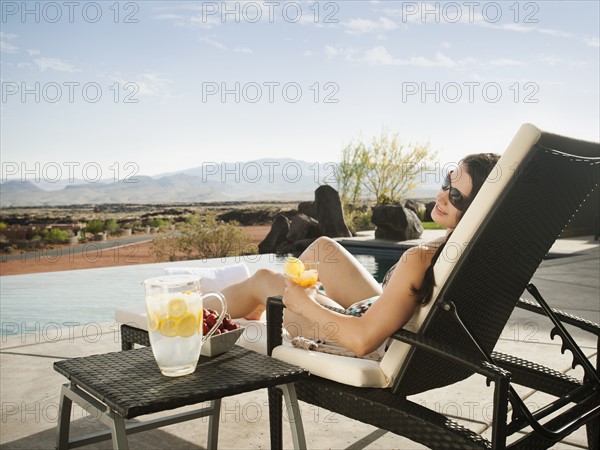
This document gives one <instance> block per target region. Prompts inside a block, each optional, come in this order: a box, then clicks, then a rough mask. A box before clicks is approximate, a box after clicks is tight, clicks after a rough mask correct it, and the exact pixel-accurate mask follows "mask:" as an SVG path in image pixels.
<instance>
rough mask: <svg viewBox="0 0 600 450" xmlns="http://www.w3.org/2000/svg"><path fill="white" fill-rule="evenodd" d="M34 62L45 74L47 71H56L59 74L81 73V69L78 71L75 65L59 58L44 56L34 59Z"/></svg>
mask: <svg viewBox="0 0 600 450" xmlns="http://www.w3.org/2000/svg"><path fill="white" fill-rule="evenodd" d="M33 62H34V63H35V64H36V65H37V66H38V68H39V69H40V70H41V71H42V72H45V71H46V70H56V71H58V72H81V71H80V70H79V69H76V68H75V67H74V66H73V64H71V63H69V62H68V61H63V60H62V59H58V58H47V57H45V56H42V57H41V58H36V59H34V60H33Z"/></svg>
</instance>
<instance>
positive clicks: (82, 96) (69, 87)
mask: <svg viewBox="0 0 600 450" xmlns="http://www.w3.org/2000/svg"><path fill="white" fill-rule="evenodd" d="M139 92H140V86H139V84H138V83H135V82H132V81H126V82H118V81H115V82H114V83H111V84H109V85H102V84H101V83H98V82H96V81H89V82H79V81H61V82H56V81H49V82H44V83H40V82H35V83H26V82H24V81H2V83H1V97H0V98H1V99H2V103H6V104H10V103H49V104H54V103H92V104H93V103H101V102H102V103H104V102H112V103H128V104H131V103H133V104H135V103H139V98H138V93H139Z"/></svg>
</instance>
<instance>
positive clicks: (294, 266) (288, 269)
mask: <svg viewBox="0 0 600 450" xmlns="http://www.w3.org/2000/svg"><path fill="white" fill-rule="evenodd" d="M283 272H284V273H285V274H286V276H288V277H290V278H298V277H300V275H302V272H304V263H303V262H302V261H300V260H299V259H298V258H288V259H286V260H285V264H284V266H283Z"/></svg>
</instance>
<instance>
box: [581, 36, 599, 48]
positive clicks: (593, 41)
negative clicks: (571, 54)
mask: <svg viewBox="0 0 600 450" xmlns="http://www.w3.org/2000/svg"><path fill="white" fill-rule="evenodd" d="M584 42H585V43H586V44H587V45H588V46H589V47H596V48H598V47H600V40H599V39H598V38H597V37H586V38H584Z"/></svg>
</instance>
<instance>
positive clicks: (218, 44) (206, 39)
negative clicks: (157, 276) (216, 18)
mask: <svg viewBox="0 0 600 450" xmlns="http://www.w3.org/2000/svg"><path fill="white" fill-rule="evenodd" d="M198 40H199V41H200V42H204V43H206V44H208V45H210V46H212V47H215V48H218V49H219V50H227V47H226V46H225V44H223V43H221V42H219V41H217V40H215V39H213V38H210V37H208V36H201V37H199V38H198Z"/></svg>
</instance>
